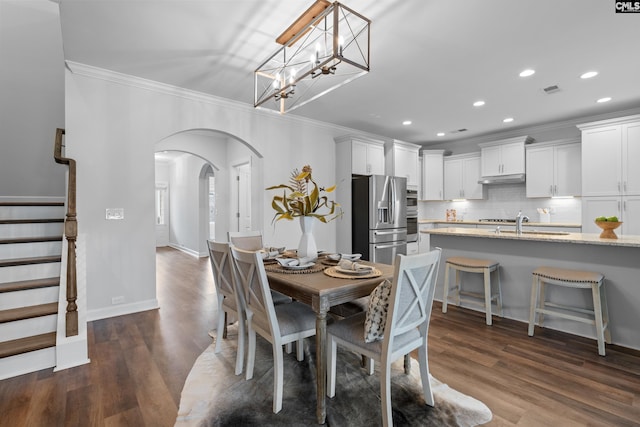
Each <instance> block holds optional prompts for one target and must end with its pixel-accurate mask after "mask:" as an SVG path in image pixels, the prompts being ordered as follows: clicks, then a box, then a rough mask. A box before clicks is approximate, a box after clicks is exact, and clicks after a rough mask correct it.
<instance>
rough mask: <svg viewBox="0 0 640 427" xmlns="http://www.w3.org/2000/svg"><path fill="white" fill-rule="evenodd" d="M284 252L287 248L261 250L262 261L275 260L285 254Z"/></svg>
mask: <svg viewBox="0 0 640 427" xmlns="http://www.w3.org/2000/svg"><path fill="white" fill-rule="evenodd" d="M284 250H285V248H274V247H267V248H262V249H260V254H261V255H262V259H266V258H274V257H276V256H278V255H280V254H281V253H283V252H284Z"/></svg>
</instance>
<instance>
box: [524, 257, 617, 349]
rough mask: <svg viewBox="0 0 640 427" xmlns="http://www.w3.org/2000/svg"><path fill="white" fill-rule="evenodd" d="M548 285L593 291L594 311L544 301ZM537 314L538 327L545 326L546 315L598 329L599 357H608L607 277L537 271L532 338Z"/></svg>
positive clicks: (559, 270)
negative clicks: (574, 313) (593, 326)
mask: <svg viewBox="0 0 640 427" xmlns="http://www.w3.org/2000/svg"><path fill="white" fill-rule="evenodd" d="M545 283H548V284H550V285H558V286H564V287H566V288H574V289H589V288H590V289H591V294H592V296H593V310H589V309H584V308H579V307H575V306H569V305H564V304H556V303H552V302H549V301H545V295H544V288H545ZM547 307H550V308H551V309H549V308H547ZM567 311H569V312H577V313H582V314H586V315H588V317H581V316H576V315H573V314H569V313H567ZM537 314H539V322H538V325H539V326H543V321H544V315H545V314H548V315H553V316H558V317H562V318H564V319H569V320H575V321H577V322H582V323H587V324H590V325H595V327H596V339H597V340H598V354H599V355H600V356H604V355H605V345H604V343H605V341H606V342H607V343H609V344H611V333H610V332H609V311H608V309H607V298H606V294H605V291H604V275H602V274H600V273H595V272H591V271H579V270H567V269H564V268H555V267H538V268H536V269H535V270H534V271H533V284H532V286H531V306H530V309H529V336H533V330H534V327H535V323H536V322H535V320H536V319H535V318H536V315H537Z"/></svg>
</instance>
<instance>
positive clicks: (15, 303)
mask: <svg viewBox="0 0 640 427" xmlns="http://www.w3.org/2000/svg"><path fill="white" fill-rule="evenodd" d="M59 293H60V290H59V287H58V286H53V287H50V288H39V289H29V290H24V291H17V292H6V293H2V296H0V310H9V309H12V308H19V307H24V306H27V305H38V304H46V303H49V302H56V301H58V296H59Z"/></svg>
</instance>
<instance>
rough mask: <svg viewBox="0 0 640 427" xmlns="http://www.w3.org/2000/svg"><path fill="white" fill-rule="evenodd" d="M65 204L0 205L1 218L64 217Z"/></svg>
mask: <svg viewBox="0 0 640 427" xmlns="http://www.w3.org/2000/svg"><path fill="white" fill-rule="evenodd" d="M65 214H66V211H65V207H64V206H0V219H22V218H64V216H65Z"/></svg>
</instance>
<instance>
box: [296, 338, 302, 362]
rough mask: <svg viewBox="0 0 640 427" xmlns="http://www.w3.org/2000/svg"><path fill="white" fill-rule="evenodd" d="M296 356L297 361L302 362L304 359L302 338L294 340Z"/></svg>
mask: <svg viewBox="0 0 640 427" xmlns="http://www.w3.org/2000/svg"><path fill="white" fill-rule="evenodd" d="M296 356H297V358H298V362H302V361H303V360H304V339H303V338H300V339H299V340H298V341H296Z"/></svg>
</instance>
